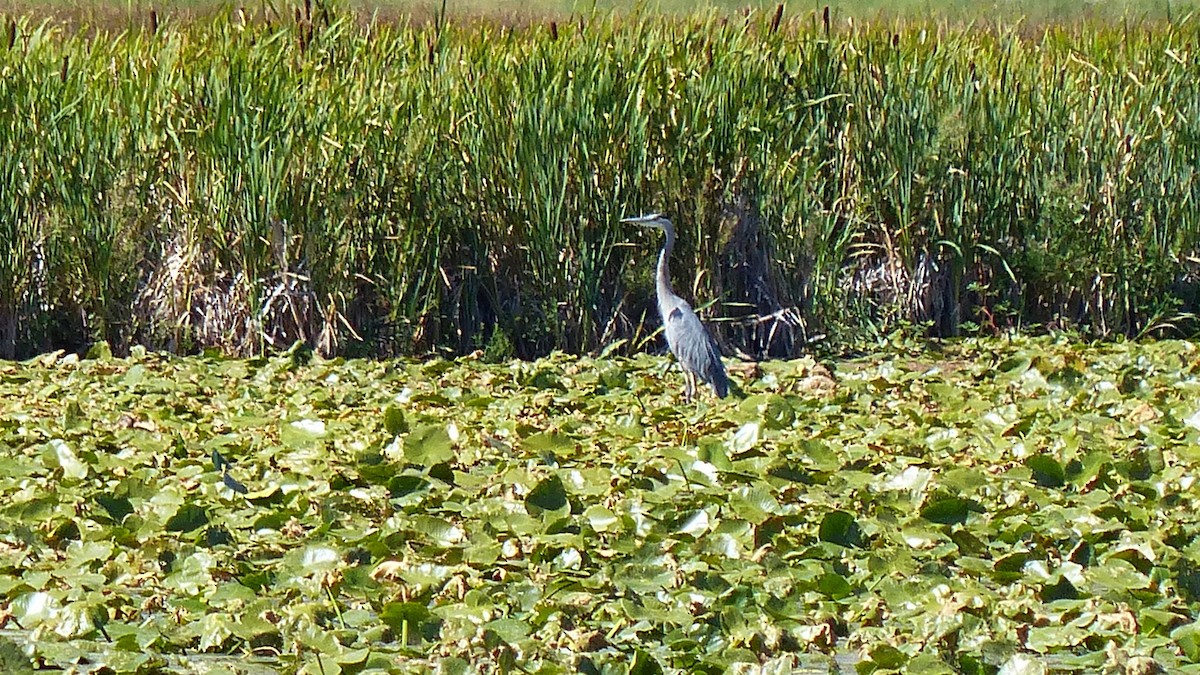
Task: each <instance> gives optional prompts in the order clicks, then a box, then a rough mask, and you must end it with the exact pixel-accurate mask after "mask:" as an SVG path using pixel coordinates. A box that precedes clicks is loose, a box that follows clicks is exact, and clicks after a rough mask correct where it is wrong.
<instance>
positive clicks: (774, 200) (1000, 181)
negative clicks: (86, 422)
mask: <svg viewBox="0 0 1200 675" xmlns="http://www.w3.org/2000/svg"><path fill="white" fill-rule="evenodd" d="M151 24H152V25H151ZM147 25H149V26H150V28H148V29H145V28H144V29H139V30H131V31H127V32H123V33H117V34H112V33H95V32H92V33H87V34H85V33H82V32H80V33H74V32H67V31H65V30H64V29H62V28H61V27H57V26H56V25H54V24H50V23H41V24H38V23H34V22H32V21H31V20H28V19H19V18H18V19H9V20H5V21H4V24H3V34H0V146H2V147H4V148H5V152H3V153H0V356H7V357H13V356H21V355H25V354H29V353H33V352H36V351H40V350H44V349H53V348H59V347H68V348H71V347H77V346H79V345H82V344H86V343H88V342H90V341H95V340H105V341H108V342H109V344H111V345H112V346H113V347H114V348H115V349H117V350H118V351H121V350H124V349H127V348H128V347H129V346H130V345H132V344H139V343H140V344H145V345H147V346H150V347H154V348H165V349H171V350H174V351H180V352H188V351H194V350H197V349H201V348H207V347H215V348H219V349H222V350H224V351H227V352H231V353H239V354H250V353H258V352H261V351H264V350H269V349H272V348H278V347H286V346H288V345H290V344H292V343H293V342H294V341H296V340H304V341H306V342H308V343H309V344H311V345H312V346H314V347H316V348H318V349H319V350H320V351H322V352H323V353H326V354H346V355H364V354H371V355H385V354H397V353H428V352H430V351H433V350H448V351H451V352H466V351H471V350H475V349H481V348H490V349H491V350H492V352H493V353H497V354H500V355H510V354H514V355H517V356H522V357H532V356H535V355H538V354H543V353H546V352H548V351H550V350H554V349H561V350H566V351H572V352H582V351H588V350H595V349H598V348H601V347H603V346H605V345H611V344H613V343H614V342H617V341H619V340H622V339H625V340H627V342H624V343H622V344H623V347H622V348H623V349H636V348H641V347H644V346H645V345H646V344H647V343H648V337H647V336H648V335H649V334H650V331H651V330H653V328H654V326H656V325H657V318H656V317H654V316H653V303H652V293H653V285H652V283H651V280H650V268H651V257H652V252H653V250H654V247H655V246H656V244H657V243H658V242H657V241H656V240H654V239H653V238H650V237H648V236H646V235H645V233H643V232H640V231H630V230H629V229H627V228H625V227H623V226H621V225H620V224H619V223H618V220H619V218H620V217H622V216H625V215H629V214H635V213H640V212H644V211H652V210H660V211H665V212H668V213H669V214H671V216H673V217H674V219H675V220H676V222H677V225H678V227H679V230H680V246H679V248H678V249H677V253H676V260H675V261H674V277H675V280H676V285H677V287H678V289H679V290H680V291H681V292H682V293H683V294H684V295H686V296H689V297H693V298H695V299H696V300H697V303H696V304H697V305H703V306H704V307H705V308H704V313H705V314H706V316H707V317H708V318H710V319H712V320H714V322H715V324H716V325H717V332H718V333H719V335H720V339H721V340H722V342H723V343H724V345H725V347H726V351H727V353H732V352H733V351H734V350H740V351H741V352H743V353H745V354H748V355H751V356H764V355H768V354H773V355H788V354H794V353H796V352H798V351H800V350H802V349H805V348H806V347H807V346H808V345H810V344H811V343H812V342H814V341H816V340H821V339H823V340H825V341H826V342H827V343H829V344H831V345H835V346H842V347H844V346H852V345H855V344H859V343H861V342H862V341H870V340H873V339H877V338H878V337H879V336H885V335H888V334H889V333H892V332H894V331H896V330H898V329H899V330H907V331H911V332H928V333H933V334H938V335H955V334H959V333H963V332H980V331H982V332H988V331H1000V330H1005V329H1008V328H1013V327H1015V328H1032V327H1042V328H1045V327H1050V328H1056V327H1069V328H1073V329H1078V330H1081V331H1085V332H1087V333H1089V334H1095V335H1101V336H1106V335H1138V334H1143V333H1146V332H1151V331H1161V330H1165V329H1170V328H1175V329H1178V330H1184V331H1188V330H1191V324H1190V323H1189V322H1188V321H1187V318H1188V316H1189V313H1190V312H1191V311H1193V310H1194V309H1195V303H1196V301H1197V296H1196V292H1195V289H1196V280H1197V276H1196V272H1195V263H1196V260H1197V258H1196V254H1197V237H1198V235H1200V184H1198V182H1197V178H1196V172H1197V168H1198V167H1200V157H1198V156H1197V155H1198V154H1200V91H1198V87H1200V85H1198V84H1197V82H1200V77H1198V76H1200V72H1198V71H1200V67H1198V59H1197V55H1196V50H1195V45H1196V44H1197V43H1198V42H1200V41H1198V40H1197V37H1200V36H1198V35H1197V30H1196V23H1195V21H1194V20H1193V19H1192V18H1191V17H1190V16H1182V17H1174V18H1173V19H1172V20H1171V21H1160V22H1154V23H1145V24H1131V23H1125V24H1118V23H1112V22H1105V23H1100V24H1095V25H1087V24H1077V25H1072V26H1071V27H1069V28H1068V27H1055V26H1052V25H1050V26H1039V27H1036V28H1034V27H1030V26H1022V25H1014V26H1011V27H1005V26H995V25H987V26H981V25H976V26H961V25H960V26H951V25H948V24H943V25H938V24H932V23H919V22H917V23H912V22H910V23H893V24H890V25H885V24H883V23H878V22H877V23H870V24H857V25H856V24H853V23H851V22H839V21H837V20H836V19H831V18H829V16H828V14H827V13H825V14H824V15H822V13H819V12H818V13H813V14H804V15H798V16H794V17H790V16H784V15H783V12H782V10H781V11H779V12H774V13H772V12H767V13H763V14H757V13H754V14H750V15H749V16H743V15H740V14H739V15H721V14H719V13H715V12H714V13H709V14H703V15H693V16H690V17H682V18H681V17H652V16H633V17H630V16H625V17H617V16H608V17H606V16H599V15H597V16H591V17H585V18H582V19H579V20H574V21H571V22H562V23H556V22H548V23H546V24H531V25H527V26H505V25H500V24H496V23H491V22H486V21H480V22H463V23H455V22H454V21H446V20H444V19H439V20H438V21H434V22H432V23H428V24H427V23H420V24H417V23H413V24H406V23H404V22H382V21H377V22H371V23H367V24H362V23H360V22H356V21H353V20H350V19H348V18H343V17H339V15H338V12H337V11H336V10H332V9H329V8H315V9H314V8H313V7H312V6H311V5H310V6H308V7H300V8H297V9H296V10H295V15H294V16H293V17H289V19H288V20H286V21H279V20H274V21H263V20H254V19H252V18H247V17H246V16H245V15H244V14H242V13H240V12H238V11H233V12H230V13H227V14H223V15H221V16H219V17H218V18H215V19H212V20H211V21H208V20H206V21H202V22H194V23H189V24H186V25H173V24H171V23H170V22H168V21H163V22H161V23H160V22H159V21H158V19H157V17H154V18H153V21H150V20H149V19H148V20H147Z"/></svg>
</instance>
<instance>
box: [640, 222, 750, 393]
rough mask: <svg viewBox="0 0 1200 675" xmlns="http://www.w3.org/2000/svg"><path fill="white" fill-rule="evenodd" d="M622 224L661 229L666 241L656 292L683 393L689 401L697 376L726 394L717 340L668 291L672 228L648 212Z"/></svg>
mask: <svg viewBox="0 0 1200 675" xmlns="http://www.w3.org/2000/svg"><path fill="white" fill-rule="evenodd" d="M621 222H622V223H634V224H637V225H641V226H643V227H654V228H657V229H660V230H662V231H663V234H665V235H666V238H667V239H666V241H665V242H664V243H663V247H662V252H661V253H659V254H658V272H657V274H656V279H655V288H656V290H657V291H658V314H659V316H661V317H662V322H663V332H664V333H665V334H666V336H667V346H668V347H670V348H671V353H673V354H674V355H675V358H677V359H679V365H680V366H681V367H682V368H683V378H684V389H683V391H684V396H685V397H686V398H687V399H688V400H691V398H692V396H694V395H695V393H696V378H697V377H699V378H700V379H701V380H703V381H704V382H706V383H708V384H711V385H712V388H713V391H715V392H717V396H718V397H720V398H725V396H726V395H727V394H729V378H728V377H726V376H725V365H724V364H723V363H721V352H720V350H719V349H717V343H716V341H715V340H713V338H712V336H711V335H709V334H708V331H707V330H706V329H705V328H704V324H702V323H700V317H698V316H696V313H695V312H693V311H692V307H691V305H689V304H688V303H687V301H686V300H684V299H683V298H681V297H679V296H678V295H675V292H674V291H672V290H671V277H670V273H669V271H668V270H667V261H668V260H669V259H670V258H671V250H672V249H673V248H675V227H674V226H672V225H671V221H670V220H667V219H666V218H665V217H664V216H663V215H662V214H661V213H651V214H649V215H645V216H639V217H637V218H623V219H622V220H621Z"/></svg>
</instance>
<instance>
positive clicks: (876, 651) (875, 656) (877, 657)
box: [867, 644, 908, 670]
mask: <svg viewBox="0 0 1200 675" xmlns="http://www.w3.org/2000/svg"><path fill="white" fill-rule="evenodd" d="M867 654H868V655H869V656H870V659H871V663H872V664H874V665H876V666H878V667H879V668H886V669H888V670H899V669H901V668H903V667H904V665H905V664H907V663H908V654H905V653H904V652H902V651H900V650H899V649H896V648H895V647H893V646H891V645H887V644H881V645H875V646H873V647H871V648H870V649H869V650H868V651H867Z"/></svg>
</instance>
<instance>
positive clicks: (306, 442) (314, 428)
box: [279, 418, 326, 450]
mask: <svg viewBox="0 0 1200 675" xmlns="http://www.w3.org/2000/svg"><path fill="white" fill-rule="evenodd" d="M325 434H326V431H325V423H324V422H322V421H321V420H314V419H307V418H306V419H299V420H293V421H291V422H285V423H283V424H281V425H280V427H279V440H280V441H282V442H283V444H284V445H285V446H287V447H289V448H295V449H297V450H307V449H310V448H314V447H316V446H317V444H318V443H320V441H321V439H323V438H325Z"/></svg>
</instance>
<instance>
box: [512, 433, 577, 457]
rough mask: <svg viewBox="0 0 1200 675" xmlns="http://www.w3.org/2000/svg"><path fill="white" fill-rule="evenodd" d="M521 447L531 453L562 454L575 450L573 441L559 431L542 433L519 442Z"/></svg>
mask: <svg viewBox="0 0 1200 675" xmlns="http://www.w3.org/2000/svg"><path fill="white" fill-rule="evenodd" d="M521 447H523V448H525V449H526V450H528V451H530V452H532V453H545V452H555V453H557V452H562V451H564V450H573V449H574V448H575V439H573V438H571V437H570V436H568V435H567V434H564V433H562V432H561V431H556V430H555V431H542V432H538V433H536V434H533V435H532V436H528V437H527V438H525V439H523V440H522V441H521Z"/></svg>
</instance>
